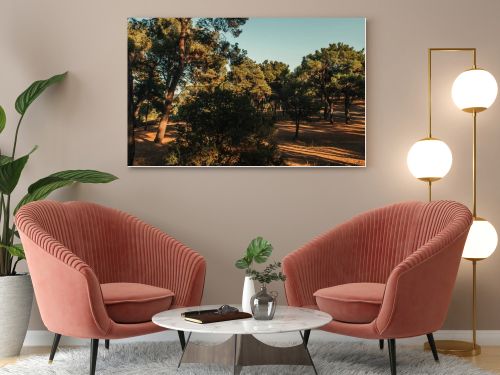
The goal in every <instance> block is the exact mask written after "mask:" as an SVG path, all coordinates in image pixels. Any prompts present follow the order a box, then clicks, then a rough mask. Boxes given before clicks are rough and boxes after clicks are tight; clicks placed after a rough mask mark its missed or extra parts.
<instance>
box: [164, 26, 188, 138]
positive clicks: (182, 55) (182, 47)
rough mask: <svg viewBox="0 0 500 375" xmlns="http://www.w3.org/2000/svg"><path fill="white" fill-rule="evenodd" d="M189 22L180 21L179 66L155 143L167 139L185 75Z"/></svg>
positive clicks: (168, 93) (166, 101)
mask: <svg viewBox="0 0 500 375" xmlns="http://www.w3.org/2000/svg"><path fill="white" fill-rule="evenodd" d="M189 20H190V19H189V18H181V19H180V23H181V31H180V34H179V43H178V48H179V65H178V67H177V69H176V70H175V72H174V74H173V77H172V80H171V81H170V85H169V87H168V89H167V93H166V95H165V110H164V112H163V116H162V118H161V120H160V125H159V126H158V131H157V132H156V136H155V143H161V142H162V141H163V138H164V137H165V132H166V130H167V125H168V120H169V118H170V114H171V113H172V103H173V101H174V95H175V90H176V89H177V85H178V84H179V81H180V79H181V76H182V74H183V73H184V68H185V66H186V58H187V51H186V38H187V30H188V26H189Z"/></svg>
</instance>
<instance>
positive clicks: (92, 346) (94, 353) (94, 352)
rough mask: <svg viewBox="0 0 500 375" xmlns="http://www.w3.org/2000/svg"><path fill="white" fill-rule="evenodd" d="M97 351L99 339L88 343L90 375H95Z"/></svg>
mask: <svg viewBox="0 0 500 375" xmlns="http://www.w3.org/2000/svg"><path fill="white" fill-rule="evenodd" d="M98 349H99V339H92V340H91V341H90V372H89V374H90V375H95V364H96V362H97V350H98Z"/></svg>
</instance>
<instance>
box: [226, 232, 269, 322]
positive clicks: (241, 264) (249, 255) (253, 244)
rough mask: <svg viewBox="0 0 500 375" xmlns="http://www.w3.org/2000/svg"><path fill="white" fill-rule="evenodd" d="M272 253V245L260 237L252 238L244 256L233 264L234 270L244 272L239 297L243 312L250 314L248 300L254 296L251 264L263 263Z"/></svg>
mask: <svg viewBox="0 0 500 375" xmlns="http://www.w3.org/2000/svg"><path fill="white" fill-rule="evenodd" d="M272 252H273V245H271V243H270V242H269V241H267V240H265V239H263V238H262V237H257V238H254V239H253V240H252V241H250V243H249V244H248V247H247V250H246V252H245V256H244V257H243V258H241V259H238V260H237V261H236V263H235V266H236V268H239V269H242V270H245V281H244V283H243V293H242V297H241V308H242V310H243V311H244V312H247V313H251V312H252V309H251V307H250V299H251V298H252V296H253V295H254V294H255V286H254V283H253V280H252V275H251V271H252V268H251V267H252V264H253V262H255V263H264V262H265V261H266V260H267V258H269V256H270V255H271V253H272Z"/></svg>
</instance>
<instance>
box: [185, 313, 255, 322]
mask: <svg viewBox="0 0 500 375" xmlns="http://www.w3.org/2000/svg"><path fill="white" fill-rule="evenodd" d="M183 315H184V320H187V321H188V322H193V323H198V324H206V323H216V322H225V321H227V320H237V319H248V318H251V317H252V314H249V313H246V312H241V311H237V312H229V313H225V314H218V313H215V312H199V313H197V312H192V313H185V314H183Z"/></svg>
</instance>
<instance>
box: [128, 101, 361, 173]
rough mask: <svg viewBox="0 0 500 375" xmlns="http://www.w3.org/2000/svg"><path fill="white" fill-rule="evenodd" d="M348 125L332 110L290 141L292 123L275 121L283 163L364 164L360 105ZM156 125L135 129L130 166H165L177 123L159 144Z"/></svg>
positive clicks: (303, 127)
mask: <svg viewBox="0 0 500 375" xmlns="http://www.w3.org/2000/svg"><path fill="white" fill-rule="evenodd" d="M351 115H352V121H351V124H346V123H345V122H344V115H343V113H342V112H335V114H334V123H333V124H330V122H328V121H325V120H323V119H322V118H319V117H318V118H313V119H311V121H309V122H304V123H301V124H300V130H299V138H298V139H297V140H294V139H293V138H294V135H295V123H294V122H293V121H291V120H281V121H278V122H277V123H276V140H277V142H278V148H279V149H280V151H281V154H282V157H283V159H284V161H285V164H286V165H291V166H346V165H351V166H364V165H365V121H364V119H365V116H364V104H363V103H357V104H356V105H353V108H352V112H351ZM156 129H157V126H154V125H153V126H149V127H148V130H144V129H143V128H142V127H141V128H139V129H136V131H135V160H134V165H136V166H139V165H152V166H154V165H165V157H166V152H167V147H166V145H167V144H168V143H169V142H172V141H173V140H175V137H176V136H177V124H170V125H169V126H168V128H167V133H166V135H165V139H164V140H163V143H162V144H157V143H154V138H155V134H156Z"/></svg>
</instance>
